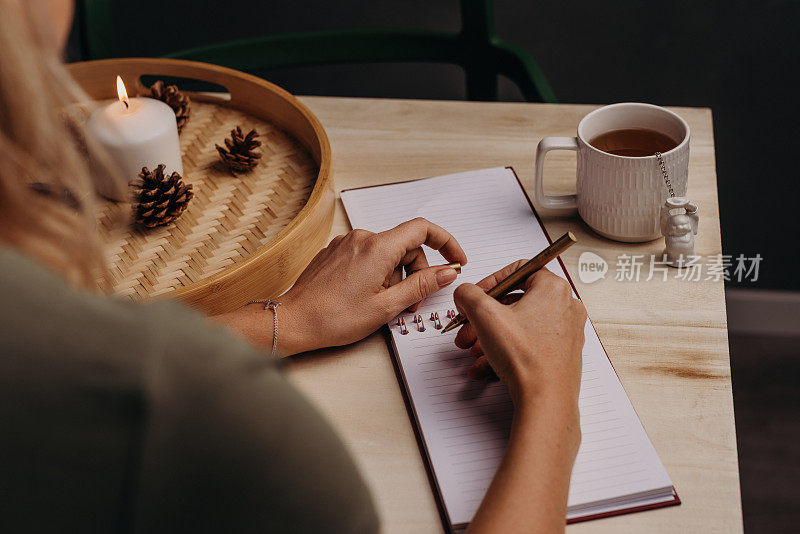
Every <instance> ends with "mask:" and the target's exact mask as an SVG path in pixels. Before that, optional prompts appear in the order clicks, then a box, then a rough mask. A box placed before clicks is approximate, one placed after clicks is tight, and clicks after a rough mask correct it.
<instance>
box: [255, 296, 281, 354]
mask: <svg viewBox="0 0 800 534" xmlns="http://www.w3.org/2000/svg"><path fill="white" fill-rule="evenodd" d="M248 304H263V305H264V309H265V310H272V317H273V320H272V325H273V329H272V356H275V354H276V353H277V352H278V306H280V305H281V303H280V302H277V301H274V300H271V299H268V300H251V301H250V302H249V303H248Z"/></svg>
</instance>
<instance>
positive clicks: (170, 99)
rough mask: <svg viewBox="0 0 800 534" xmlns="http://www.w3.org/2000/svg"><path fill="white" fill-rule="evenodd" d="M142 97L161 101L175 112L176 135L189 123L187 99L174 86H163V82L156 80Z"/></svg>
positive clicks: (189, 106)
mask: <svg viewBox="0 0 800 534" xmlns="http://www.w3.org/2000/svg"><path fill="white" fill-rule="evenodd" d="M144 96H148V97H150V98H155V99H156V100H161V101H162V102H164V103H165V104H166V105H168V106H169V107H171V108H172V111H174V112H175V118H176V119H177V121H178V133H181V131H182V130H183V127H184V126H186V123H187V122H189V115H190V114H191V111H192V109H191V103H192V101H191V100H189V97H188V96H186V95H185V94H183V93H181V92H180V91H179V90H178V88H177V87H176V86H174V85H168V86H166V87H165V86H164V82H162V81H161V80H158V81H157V82H156V83H154V84H153V85H151V86H150V90H149V91H147V92H146V93H145V94H144Z"/></svg>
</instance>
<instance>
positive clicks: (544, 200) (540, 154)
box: [533, 137, 578, 210]
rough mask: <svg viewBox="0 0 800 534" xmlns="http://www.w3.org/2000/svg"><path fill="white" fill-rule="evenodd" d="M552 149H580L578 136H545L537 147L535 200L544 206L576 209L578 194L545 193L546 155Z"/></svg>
mask: <svg viewBox="0 0 800 534" xmlns="http://www.w3.org/2000/svg"><path fill="white" fill-rule="evenodd" d="M551 150H575V151H577V150H578V138H577V137H545V138H544V139H542V140H541V141H539V146H538V147H537V148H536V174H534V177H533V202H534V203H535V204H536V205H537V206H540V207H542V208H552V209H562V210H566V209H575V208H577V207H578V198H577V196H576V195H555V196H554V195H545V194H544V176H543V175H542V174H543V172H544V157H545V155H546V154H547V153H548V152H550V151H551Z"/></svg>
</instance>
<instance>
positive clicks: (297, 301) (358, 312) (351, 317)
mask: <svg viewBox="0 0 800 534" xmlns="http://www.w3.org/2000/svg"><path fill="white" fill-rule="evenodd" d="M422 245H426V246H428V247H430V248H432V249H435V250H438V251H439V252H440V253H441V254H442V256H444V257H445V258H446V259H447V261H448V262H459V263H461V264H462V265H463V264H466V263H467V256H466V254H464V251H463V250H462V249H461V246H460V245H459V244H458V242H457V241H456V240H455V238H454V237H453V236H452V235H450V234H449V233H448V232H447V231H445V230H444V229H443V228H441V227H439V226H437V225H435V224H433V223H431V222H429V221H427V220H425V219H422V218H419V219H414V220H412V221H408V222H404V223H402V224H400V225H398V226H396V227H395V228H392V229H391V230H387V231H385V232H381V233H379V234H374V233H372V232H368V231H366V230H353V231H352V232H350V233H348V234H346V235H340V236H337V237H335V238H334V239H333V240H332V241H331V242H330V244H329V245H328V246H327V247H326V248H324V249H323V250H322V251H320V253H319V254H317V255H316V257H315V258H314V259H313V260H312V261H311V263H310V264H309V265H308V267H306V269H305V270H304V271H303V273H302V274H301V275H300V278H298V279H297V282H295V284H294V286H293V287H292V288H291V289H290V290H289V291H287V292H286V293H285V294H284V295H283V296H281V297H280V298H279V299H278V300H280V302H281V306H280V307H279V308H278V323H279V326H278V350H279V351H280V352H281V354H283V355H284V356H289V355H291V354H296V353H298V352H305V351H308V350H313V349H318V348H322V347H328V346H334V345H345V344H347V343H352V342H354V341H358V340H359V339H362V338H364V337H366V336H367V335H369V334H371V333H372V332H374V331H375V330H376V329H378V328H379V327H380V326H381V325H383V324H385V323H387V322H389V321H390V320H391V319H392V318H393V317H395V316H396V315H397V314H399V313H400V312H402V311H403V310H405V309H410V311H415V310H416V308H417V306H418V305H419V303H420V302H421V301H422V300H423V299H424V298H425V297H427V296H429V295H431V294H433V293H435V292H436V291H438V290H439V289H441V288H443V287H445V286H448V285H450V284H451V283H453V281H455V279H456V271H455V270H454V269H453V268H451V267H447V266H436V267H429V266H428V261H427V260H426V258H425V253H424V252H423V250H422ZM404 269H405V271H406V273H407V276H406V278H403V270H404ZM263 308H264V307H263V305H250V306H246V307H245V308H243V309H242V310H239V312H234V314H235V315H236V316H237V317H235V318H234V317H227V318H223V317H220V318H219V319H220V320H221V322H225V323H228V324H229V325H230V326H231V327H233V328H234V329H236V330H238V331H239V332H240V333H242V334H244V335H245V336H246V337H248V338H250V339H251V340H252V341H254V342H255V343H257V344H260V345H262V346H265V347H269V346H271V343H272V328H271V326H272V317H271V313H270V312H266V313H267V314H269V315H265V312H264V310H263ZM234 314H229V315H234Z"/></svg>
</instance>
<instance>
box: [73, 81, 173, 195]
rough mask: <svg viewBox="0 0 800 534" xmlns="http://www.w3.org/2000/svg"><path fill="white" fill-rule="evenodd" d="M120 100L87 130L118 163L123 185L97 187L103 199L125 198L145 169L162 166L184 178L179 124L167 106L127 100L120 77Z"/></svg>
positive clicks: (152, 101) (99, 112)
mask: <svg viewBox="0 0 800 534" xmlns="http://www.w3.org/2000/svg"><path fill="white" fill-rule="evenodd" d="M117 93H118V96H119V99H118V100H115V101H113V102H110V103H108V104H105V105H104V106H101V107H99V108H98V109H96V110H95V111H94V112H93V113H92V114H91V115H90V116H89V120H88V121H87V123H86V129H87V131H88V133H89V135H91V136H92V137H93V138H94V139H95V140H97V142H99V143H100V145H102V146H103V147H104V148H105V149H106V151H107V152H108V154H109V155H110V156H111V157H112V158H113V159H114V161H115V162H116V163H117V166H118V167H119V169H120V170H121V171H122V176H121V177H120V179H121V180H122V181H123V183H116V182H113V181H111V180H108V181H106V182H104V183H100V184H98V185H97V191H98V193H100V194H101V195H103V196H105V197H108V198H111V199H114V200H123V199H124V198H125V195H126V192H127V189H128V183H129V182H131V181H133V180H135V179H136V177H137V176H139V173H140V172H141V170H142V167H147V168H148V169H151V170H152V169H154V168H156V167H157V166H158V165H159V164H161V163H163V164H164V165H165V166H166V169H165V172H169V173H171V172H173V171H177V172H179V173H180V174H183V165H182V163H181V146H180V141H179V140H178V123H177V120H176V119H175V113H174V112H173V111H172V108H170V107H169V106H168V105H166V104H165V103H163V102H161V101H160V100H155V99H153V98H128V95H127V92H126V91H125V85H124V84H123V83H122V79H121V78H120V77H119V76H117Z"/></svg>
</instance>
